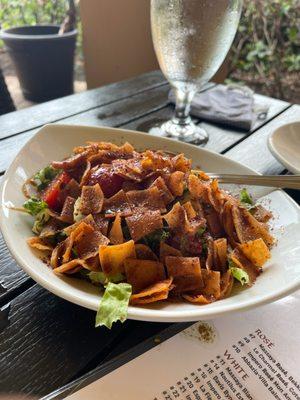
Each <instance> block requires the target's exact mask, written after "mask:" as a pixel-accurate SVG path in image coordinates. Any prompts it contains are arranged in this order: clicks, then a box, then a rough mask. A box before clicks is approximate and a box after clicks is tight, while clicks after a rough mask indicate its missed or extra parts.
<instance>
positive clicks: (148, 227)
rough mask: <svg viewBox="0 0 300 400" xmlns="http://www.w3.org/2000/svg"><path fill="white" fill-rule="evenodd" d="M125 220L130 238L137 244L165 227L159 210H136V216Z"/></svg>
mask: <svg viewBox="0 0 300 400" xmlns="http://www.w3.org/2000/svg"><path fill="white" fill-rule="evenodd" d="M125 220H126V223H127V226H128V229H129V233H130V236H131V238H132V239H133V240H134V241H135V242H136V241H138V240H139V239H141V238H142V237H144V236H146V235H148V234H149V233H151V232H153V231H155V230H157V229H161V228H162V227H163V223H162V218H161V215H160V211H159V210H145V209H143V208H140V209H135V210H134V214H133V215H131V216H130V217H127V218H125Z"/></svg>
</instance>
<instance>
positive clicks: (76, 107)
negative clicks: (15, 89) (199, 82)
mask: <svg viewBox="0 0 300 400" xmlns="http://www.w3.org/2000/svg"><path fill="white" fill-rule="evenodd" d="M164 84H166V80H165V78H164V77H163V75H162V73H161V72H160V71H152V72H148V73H146V74H143V75H139V76H138V77H135V78H132V79H129V80H126V81H122V82H116V83H112V84H110V85H106V86H103V87H100V88H97V89H92V90H88V91H85V92H81V93H77V94H73V95H70V96H67V97H62V98H60V99H56V100H52V101H48V102H46V103H42V104H38V105H35V106H33V107H30V108H26V109H23V110H19V111H14V112H12V113H9V114H4V115H2V116H1V117H0V139H3V138H6V137H9V136H12V135H16V134H19V133H20V132H25V131H28V130H30V129H34V128H36V127H39V126H42V125H44V124H49V123H51V122H55V121H57V120H59V119H62V118H66V117H69V116H71V115H75V114H78V113H81V112H84V111H86V110H89V109H91V108H95V107H99V106H100V105H104V104H110V103H112V102H114V101H117V100H120V99H124V98H128V97H130V96H132V95H134V94H137V93H141V92H143V91H147V90H148V89H151V88H155V87H158V86H160V85H164Z"/></svg>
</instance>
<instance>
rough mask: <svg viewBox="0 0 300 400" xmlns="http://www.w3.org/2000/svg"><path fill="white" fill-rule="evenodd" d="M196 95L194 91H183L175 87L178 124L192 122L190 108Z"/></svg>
mask: <svg viewBox="0 0 300 400" xmlns="http://www.w3.org/2000/svg"><path fill="white" fill-rule="evenodd" d="M194 95H195V92H194V91H183V90H179V89H175V96H176V106H175V119H176V123H177V124H178V125H182V126H184V125H188V124H190V123H191V117H190V109H191V101H192V99H193V97H194Z"/></svg>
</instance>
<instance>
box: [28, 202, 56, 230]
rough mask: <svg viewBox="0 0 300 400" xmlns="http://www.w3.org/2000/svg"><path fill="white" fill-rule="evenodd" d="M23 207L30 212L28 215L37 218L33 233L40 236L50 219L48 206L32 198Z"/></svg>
mask: <svg viewBox="0 0 300 400" xmlns="http://www.w3.org/2000/svg"><path fill="white" fill-rule="evenodd" d="M23 207H24V209H25V210H26V211H27V212H28V214H30V215H33V216H34V217H35V222H34V224H33V227H32V231H33V232H34V233H36V234H37V235H39V234H40V233H41V230H42V228H43V226H44V225H45V223H46V222H47V221H48V220H49V218H50V215H49V209H48V204H47V203H46V202H45V201H43V200H39V199H36V198H35V197H31V198H30V199H28V200H27V201H25V203H24V204H23Z"/></svg>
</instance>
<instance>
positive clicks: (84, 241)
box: [74, 229, 109, 260]
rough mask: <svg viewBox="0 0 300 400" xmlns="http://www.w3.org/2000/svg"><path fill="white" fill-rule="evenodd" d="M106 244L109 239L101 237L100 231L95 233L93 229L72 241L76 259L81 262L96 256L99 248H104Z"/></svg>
mask: <svg viewBox="0 0 300 400" xmlns="http://www.w3.org/2000/svg"><path fill="white" fill-rule="evenodd" d="M108 243H109V239H108V238H107V237H106V236H104V235H102V233H101V232H100V231H95V230H94V229H93V230H92V231H88V232H84V233H83V234H80V235H78V237H75V239H74V246H75V249H76V251H77V254H78V257H79V258H81V259H82V260H86V259H88V258H91V257H94V256H96V255H97V254H98V252H99V246H100V245H103V246H106V245H108Z"/></svg>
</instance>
